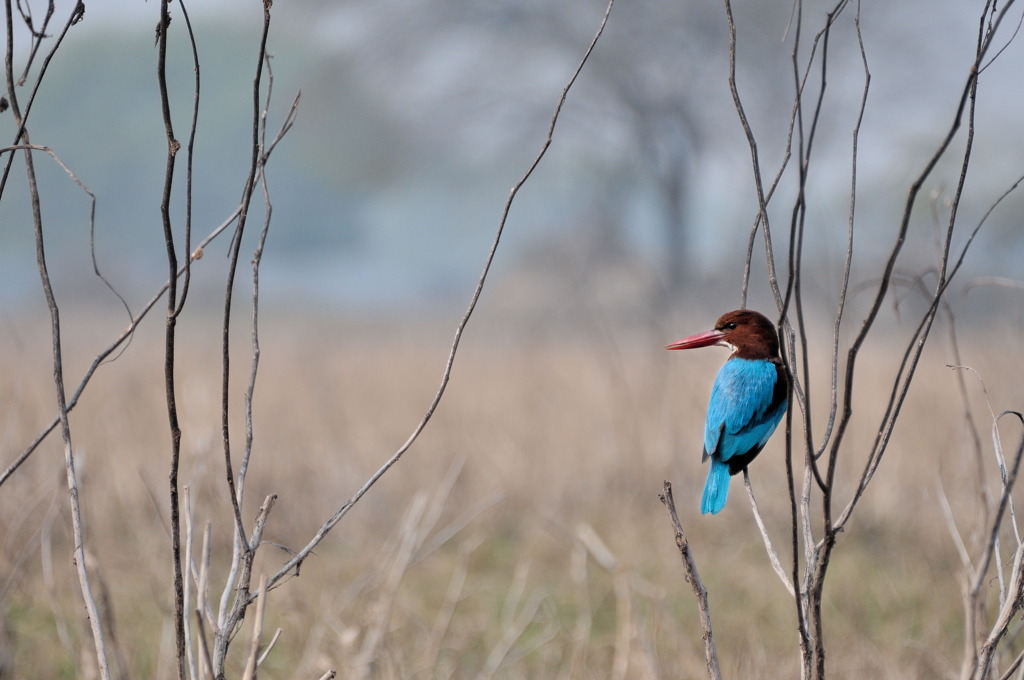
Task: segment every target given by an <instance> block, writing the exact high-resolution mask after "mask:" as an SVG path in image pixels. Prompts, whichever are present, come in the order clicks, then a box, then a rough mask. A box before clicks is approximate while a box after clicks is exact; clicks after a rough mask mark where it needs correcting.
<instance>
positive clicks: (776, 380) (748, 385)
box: [665, 309, 788, 515]
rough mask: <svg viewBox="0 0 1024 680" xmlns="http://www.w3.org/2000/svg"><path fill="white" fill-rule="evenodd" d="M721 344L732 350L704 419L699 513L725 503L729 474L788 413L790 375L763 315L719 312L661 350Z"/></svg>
mask: <svg viewBox="0 0 1024 680" xmlns="http://www.w3.org/2000/svg"><path fill="white" fill-rule="evenodd" d="M710 345H720V346H722V347H728V348H729V349H730V350H731V351H732V354H730V355H729V359H728V360H727V361H726V362H725V364H724V365H723V366H722V368H720V369H719V371H718V376H717V377H715V385H714V387H712V389H711V400H710V401H709V402H708V415H707V420H706V421H705V424H704V456H703V458H702V461H707V460H708V459H709V458H710V459H711V468H710V469H709V470H708V479H707V482H706V483H705V484H704V495H703V496H702V497H701V501H700V511H701V514H705V515H706V514H708V513H711V514H712V515H714V514H717V513H718V512H719V511H721V509H722V508H724V507H725V501H726V499H727V498H728V495H729V479H730V477H731V476H732V475H735V474H736V473H738V472H741V471H742V470H744V469H746V467H747V465H749V464H750V461H752V460H754V457H755V456H757V454H759V453H760V452H761V449H763V448H764V445H765V444H766V443H767V442H768V438H769V437H771V436H772V433H773V432H775V428H776V427H777V426H778V424H779V421H780V420H782V415H783V414H784V413H785V412H786V400H787V393H788V380H787V378H786V369H785V367H784V366H783V365H782V359H781V357H780V356H779V337H778V334H776V332H775V326H774V325H772V322H771V321H769V320H768V319H767V318H766V317H765V316H764V315H763V314H760V313H758V312H755V311H753V310H750V309H737V310H735V311H732V312H728V313H727V314H723V315H722V316H721V317H719V319H718V321H716V322H715V327H714V328H713V329H712V330H710V331H705V332H703V333H698V334H697V335H692V336H690V337H688V338H683V339H682V340H680V341H678V342H674V343H672V344H671V345H669V346H668V347H666V348H665V349H693V348H695V347H708V346H710Z"/></svg>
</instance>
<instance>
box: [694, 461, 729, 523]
mask: <svg viewBox="0 0 1024 680" xmlns="http://www.w3.org/2000/svg"><path fill="white" fill-rule="evenodd" d="M729 478H730V475H729V464H728V463H723V462H721V461H719V460H718V458H715V457H712V458H711V469H710V470H708V481H707V482H705V483H704V495H703V496H702V497H701V499H700V512H701V514H702V515H706V514H708V513H711V514H712V515H716V514H718V512H719V511H720V510H721V509H722V508H724V507H725V501H726V499H727V498H728V497H729Z"/></svg>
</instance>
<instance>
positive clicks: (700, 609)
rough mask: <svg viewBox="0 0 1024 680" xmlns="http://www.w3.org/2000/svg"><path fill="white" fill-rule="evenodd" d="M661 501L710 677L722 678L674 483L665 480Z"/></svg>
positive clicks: (705, 597)
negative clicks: (690, 594) (692, 603)
mask: <svg viewBox="0 0 1024 680" xmlns="http://www.w3.org/2000/svg"><path fill="white" fill-rule="evenodd" d="M658 498H660V499H661V502H662V503H664V504H665V509H666V510H667V511H668V516H669V519H670V520H671V521H672V526H673V528H674V529H675V532H676V546H677V547H678V548H679V554H680V556H681V557H682V559H683V568H684V569H685V570H686V582H687V583H689V584H690V588H692V589H693V597H694V599H696V600H697V613H698V614H699V615H700V627H701V630H702V631H704V632H703V633H702V635H701V638H702V639H703V640H704V656H705V661H706V662H707V669H708V677H709V678H711V680H721V678H722V672H721V671H720V670H719V669H718V651H717V650H716V649H715V637H714V634H713V633H712V631H711V610H710V608H709V607H708V591H707V589H706V588H704V583H703V582H701V580H700V574H699V573H697V564H696V563H695V562H694V561H693V555H691V554H690V542H689V541H687V540H686V534H685V533H684V532H683V525H682V524H681V523H680V521H679V513H677V512H676V502H675V499H674V498H673V497H672V483H671V482H669V481H668V480H666V481H665V490H664V492H662V493H661V494H659V495H658Z"/></svg>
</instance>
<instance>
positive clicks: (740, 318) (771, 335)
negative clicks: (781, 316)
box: [665, 309, 779, 359]
mask: <svg viewBox="0 0 1024 680" xmlns="http://www.w3.org/2000/svg"><path fill="white" fill-rule="evenodd" d="M710 345H721V346H723V347H728V348H730V349H732V356H734V357H738V358H740V359H774V358H776V357H778V356H779V336H778V334H777V333H776V332H775V326H774V325H773V324H772V322H771V321H769V320H768V318H767V317H765V316H764V315H763V314H760V313H759V312H755V311H754V310H752V309H737V310H735V311H732V312H727V313H726V314H723V315H722V316H721V317H719V319H718V321H716V322H715V327H714V328H713V329H712V330H710V331H705V332H703V333H698V334H697V335H691V336H690V337H688V338H683V339H682V340H680V341H678V342H674V343H672V344H671V345H669V346H668V347H666V348H665V349H693V348H695V347H708V346H710Z"/></svg>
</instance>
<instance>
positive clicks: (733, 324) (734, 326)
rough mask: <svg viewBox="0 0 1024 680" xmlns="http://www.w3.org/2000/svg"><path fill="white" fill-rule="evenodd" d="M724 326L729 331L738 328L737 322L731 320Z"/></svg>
mask: <svg viewBox="0 0 1024 680" xmlns="http://www.w3.org/2000/svg"><path fill="white" fill-rule="evenodd" d="M722 328H724V329H725V330H727V331H733V330H736V324H735V322H732V321H730V322H729V323H727V324H725V325H724V326H722Z"/></svg>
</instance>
